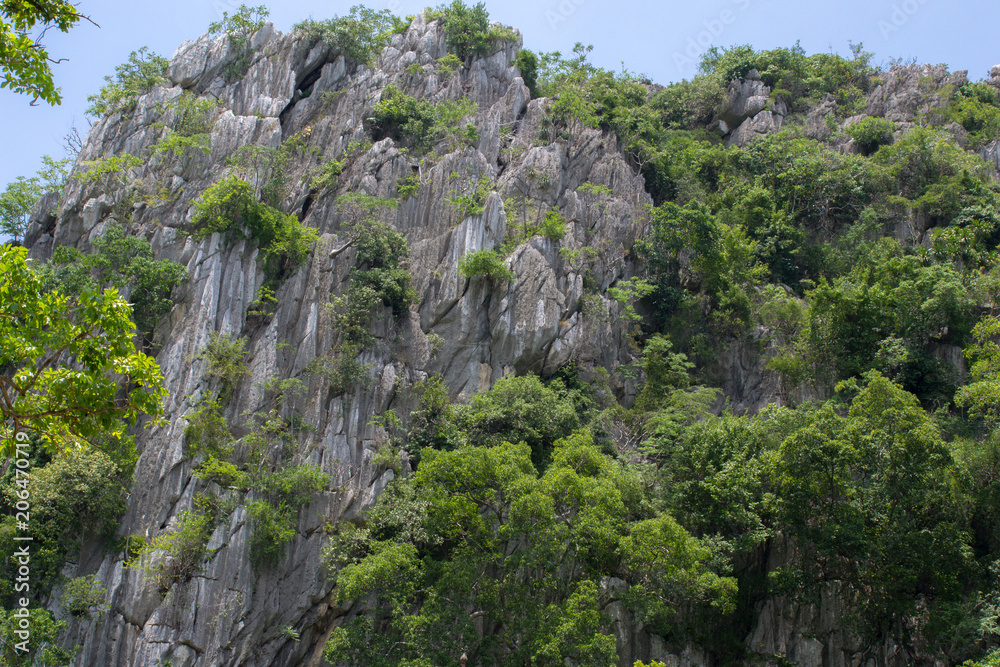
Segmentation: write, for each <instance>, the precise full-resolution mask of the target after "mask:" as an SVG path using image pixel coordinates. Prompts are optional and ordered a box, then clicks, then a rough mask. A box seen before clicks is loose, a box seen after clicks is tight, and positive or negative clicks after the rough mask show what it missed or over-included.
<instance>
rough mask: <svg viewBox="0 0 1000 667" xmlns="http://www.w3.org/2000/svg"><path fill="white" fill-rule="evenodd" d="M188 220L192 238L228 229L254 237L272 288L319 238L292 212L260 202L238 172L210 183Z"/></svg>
mask: <svg viewBox="0 0 1000 667" xmlns="http://www.w3.org/2000/svg"><path fill="white" fill-rule="evenodd" d="M194 209H195V214H194V217H192V219H191V224H192V225H193V226H194V227H195V229H196V232H195V235H194V238H195V239H196V240H201V239H203V238H205V237H206V236H208V235H210V234H213V233H231V234H235V235H237V237H248V238H250V239H253V240H255V241H257V244H258V247H259V248H260V257H259V258H260V261H261V264H262V265H263V269H264V277H265V284H266V285H267V287H268V288H269V289H272V290H273V289H275V288H276V287H277V286H278V285H280V284H281V281H282V280H284V279H285V278H286V277H287V276H288V275H290V274H291V273H292V272H294V271H295V270H296V269H297V268H298V267H299V266H300V265H301V264H302V262H304V261H305V259H306V258H307V257H308V256H309V253H310V251H311V250H312V247H313V245H314V244H315V242H316V240H317V239H318V238H319V237H318V236H317V234H316V231H315V230H313V229H310V228H308V227H306V226H304V225H303V224H302V223H300V222H299V219H298V218H297V217H296V216H295V215H294V214H284V213H282V212H281V211H279V210H277V209H276V208H273V207H271V206H268V205H267V204H265V203H263V202H260V201H258V200H257V198H256V197H255V196H254V193H253V188H252V187H251V186H250V184H249V183H248V182H246V181H245V180H243V179H242V178H239V177H238V176H228V177H226V178H224V179H222V180H221V181H219V182H217V183H215V184H213V185H211V186H209V188H208V189H207V190H205V192H204V193H202V195H201V197H199V198H198V199H197V200H196V201H195V203H194Z"/></svg>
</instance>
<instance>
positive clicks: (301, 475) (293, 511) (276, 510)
mask: <svg viewBox="0 0 1000 667" xmlns="http://www.w3.org/2000/svg"><path fill="white" fill-rule="evenodd" d="M330 482H331V479H330V476H329V475H327V474H326V473H324V472H323V471H321V470H320V469H319V468H318V467H316V466H313V465H303V466H294V467H289V468H284V469H282V470H279V471H278V472H275V473H271V474H268V475H264V476H262V477H261V478H260V479H259V480H258V481H257V482H256V483H255V485H254V487H255V489H256V490H257V491H258V492H259V493H261V494H262V495H263V496H264V498H263V499H259V500H254V501H253V502H251V503H250V504H249V505H247V514H248V515H249V516H250V518H251V520H252V522H253V533H252V534H251V537H250V560H251V562H252V563H253V564H254V565H255V566H256V567H271V566H274V565H275V564H277V562H278V561H279V560H280V559H281V557H282V556H283V555H284V553H285V545H286V544H288V543H289V542H290V541H292V539H294V537H295V535H296V530H295V522H296V520H297V518H298V511H299V509H300V508H301V507H303V506H304V505H306V504H307V503H308V502H309V501H310V500H312V498H313V497H314V496H315V495H316V494H317V493H319V492H321V491H324V490H326V489H328V488H329V486H330Z"/></svg>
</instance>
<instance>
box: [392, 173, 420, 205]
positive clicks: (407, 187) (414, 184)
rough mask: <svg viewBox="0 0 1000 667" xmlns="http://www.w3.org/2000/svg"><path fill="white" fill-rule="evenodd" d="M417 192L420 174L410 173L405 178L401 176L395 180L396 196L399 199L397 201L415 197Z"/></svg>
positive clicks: (418, 190)
mask: <svg viewBox="0 0 1000 667" xmlns="http://www.w3.org/2000/svg"><path fill="white" fill-rule="evenodd" d="M419 192H420V176H418V175H417V174H410V175H409V176H407V177H406V178H401V179H399V180H398V181H396V198H397V199H399V201H403V200H404V199H409V198H410V197H416V196H417V193H419Z"/></svg>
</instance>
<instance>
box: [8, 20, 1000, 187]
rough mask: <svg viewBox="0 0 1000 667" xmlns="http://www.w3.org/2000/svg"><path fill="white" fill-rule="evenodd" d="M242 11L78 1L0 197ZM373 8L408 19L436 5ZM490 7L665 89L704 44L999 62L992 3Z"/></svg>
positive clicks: (956, 65) (25, 117)
mask: <svg viewBox="0 0 1000 667" xmlns="http://www.w3.org/2000/svg"><path fill="white" fill-rule="evenodd" d="M259 2H260V0H255V2H251V3H248V4H256V3H259ZM353 2H357V0H353ZM353 2H349V1H344V2H340V1H329V0H328V1H326V2H319V1H318V0H282V1H281V2H280V3H279V2H273V3H272V4H271V5H270V9H271V17H270V18H271V20H273V21H274V23H275V25H276V26H277V27H278V28H279V29H280V30H289V29H290V28H291V27H292V25H293V24H295V23H296V22H298V21H301V20H303V19H305V18H309V17H312V18H316V19H324V18H329V17H331V16H334V15H343V14H346V13H347V12H348V10H349V8H350V5H351V4H353ZM466 2H467V3H468V2H470V0H466ZM239 4H240V0H168V1H158V2H150V1H149V0H130V1H129V2H124V1H122V0H80V1H79V3H78V5H79V8H80V10H81V11H82V12H83V13H84V14H86V15H89V16H90V17H91V18H92V19H93V20H94V21H95V22H96V23H97V24H99V25H100V27H99V28H98V27H95V26H92V25H89V24H87V23H81V24H80V25H78V26H77V27H76V28H74V29H73V30H72V31H71V32H70V33H69V34H66V35H64V34H62V33H55V32H53V33H50V34H49V35H48V36H47V38H46V43H47V44H48V45H49V50H50V54H51V55H53V56H54V57H62V58H67V59H68V60H67V62H64V63H61V64H59V65H56V66H55V68H54V71H55V79H56V83H57V85H58V86H60V87H61V88H62V93H63V103H62V105H61V106H58V107H49V106H47V105H40V106H36V107H31V106H29V105H28V102H29V100H28V98H26V97H24V96H18V95H14V94H13V93H11V92H9V91H7V90H0V122H2V133H0V158H2V159H0V188H2V187H4V185H5V184H6V183H8V182H10V181H11V180H13V179H14V178H15V177H16V176H19V175H25V176H28V175H31V174H33V173H34V172H35V170H36V169H37V168H38V167H39V166H40V158H41V156H42V155H43V154H50V155H52V156H54V157H62V153H63V150H62V138H63V137H64V136H65V135H66V133H67V132H68V131H69V129H70V128H71V127H73V126H74V125H76V126H77V127H78V128H79V129H80V131H81V134H84V135H85V134H86V130H87V128H88V121H87V117H86V115H85V114H84V109H85V108H86V107H87V101H86V99H87V96H88V95H91V94H93V93H95V92H97V91H98V90H99V89H100V87H101V84H102V83H103V77H104V76H105V75H106V74H111V73H112V72H113V71H114V67H115V66H116V65H118V64H120V63H122V62H124V61H125V60H126V59H127V58H128V55H129V53H130V52H131V51H133V50H136V49H138V48H139V47H141V46H148V47H149V48H150V49H151V50H152V51H154V52H156V53H158V54H160V55H163V56H166V57H170V56H171V55H172V54H173V52H174V50H175V49H176V48H177V47H178V46H179V45H180V44H181V42H183V41H184V40H185V39H194V38H196V37H197V36H198V35H199V34H201V33H202V32H204V31H205V30H206V29H207V27H208V24H209V23H211V22H212V21H215V20H218V19H219V18H221V16H222V12H224V11H229V12H230V13H232V12H233V11H234V9H235V8H237V7H238V6H239ZM367 4H368V6H370V7H372V8H373V9H385V8H388V9H391V10H392V11H393V12H394V13H396V14H399V15H401V16H403V15H406V14H414V13H416V12H418V11H419V10H420V9H422V8H423V7H425V6H427V5H428V4H429V2H428V0H370V1H369V2H368V3H367ZM487 9H488V10H489V11H490V15H491V17H492V18H493V19H495V20H498V21H501V22H503V23H505V24H508V25H512V26H514V27H516V28H518V29H519V30H521V32H522V34H523V35H524V46H525V48H529V49H532V50H535V51H562V52H563V53H569V52H570V51H571V50H572V48H573V45H574V44H575V43H576V42H583V43H585V44H592V45H593V46H594V51H593V52H592V53H591V61H592V62H594V63H595V64H597V65H600V66H602V67H605V68H610V69H619V68H620V67H621V66H622V64H623V63H624V65H625V67H626V68H627V69H628V70H630V71H632V72H636V73H642V74H645V75H647V76H649V78H651V79H652V80H653V81H656V82H657V83H663V84H666V83H669V82H671V81H678V80H680V79H684V78H691V77H692V76H693V75H694V74H695V69H696V64H697V59H698V55H699V54H700V53H701V52H703V51H704V50H705V47H706V46H708V45H717V46H732V45H734V44H752V45H753V46H754V47H755V48H757V49H764V48H773V47H776V46H791V45H793V44H794V43H795V41H796V40H800V41H801V43H802V46H803V47H804V48H805V50H806V52H807V53H815V52H821V51H831V50H832V51H835V52H838V53H841V54H847V53H849V47H848V42H850V41H853V42H862V43H863V44H864V46H865V48H866V49H867V50H869V51H873V52H874V53H875V55H876V61H877V62H882V63H885V62H888V61H889V60H890V59H893V58H902V59H904V60H905V61H910V60H914V59H915V60H916V61H918V62H921V63H924V62H929V63H946V64H948V65H949V66H950V67H951V69H952V70H959V69H966V70H969V77H970V78H971V79H973V80H978V79H981V78H984V77H986V76H988V74H989V69H990V67H991V66H993V65H994V64H997V63H1000V39H998V32H1000V31H998V26H1000V3H998V2H997V1H996V0H948V1H945V0H840V1H832V0H828V1H826V2H812V1H810V0H799V1H795V0H707V1H701V2H699V1H692V0H686V1H682V2H678V1H675V0H667V1H663V2H654V1H652V0H647V1H639V2H627V1H624V0H618V1H615V0H536V1H529V0H507V1H504V2H500V1H499V0H497V1H493V2H487Z"/></svg>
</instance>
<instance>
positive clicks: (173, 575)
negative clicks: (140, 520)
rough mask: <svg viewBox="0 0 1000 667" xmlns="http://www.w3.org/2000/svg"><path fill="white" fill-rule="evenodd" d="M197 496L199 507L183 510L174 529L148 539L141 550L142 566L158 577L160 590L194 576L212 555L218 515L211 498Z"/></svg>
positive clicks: (140, 565) (162, 590)
mask: <svg viewBox="0 0 1000 667" xmlns="http://www.w3.org/2000/svg"><path fill="white" fill-rule="evenodd" d="M200 498H202V499H203V498H204V496H202V497H200ZM198 500H199V499H196V505H198V507H196V509H193V510H184V511H182V512H180V513H179V514H178V515H177V520H176V522H175V524H174V527H173V529H172V530H171V531H170V532H168V533H166V534H163V535H160V536H157V537H154V538H153V539H151V540H149V541H147V542H146V543H145V544H144V545H143V547H142V550H141V552H140V554H139V567H141V568H142V569H143V570H144V571H145V572H146V573H147V574H148V575H150V576H152V577H154V578H155V579H156V582H157V585H158V586H159V589H160V591H161V592H166V591H167V590H169V589H170V587H171V586H173V585H174V584H175V583H178V582H183V581H187V580H188V579H190V578H191V577H192V576H194V574H195V573H196V572H197V571H198V569H199V568H200V567H201V564H202V562H204V560H205V559H206V558H207V557H208V555H209V554H208V549H207V546H208V540H209V538H211V537H212V533H213V532H214V531H215V527H216V524H217V519H218V517H217V516H216V511H215V509H214V508H213V507H211V503H210V502H204V501H203V502H198Z"/></svg>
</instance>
